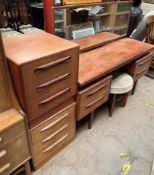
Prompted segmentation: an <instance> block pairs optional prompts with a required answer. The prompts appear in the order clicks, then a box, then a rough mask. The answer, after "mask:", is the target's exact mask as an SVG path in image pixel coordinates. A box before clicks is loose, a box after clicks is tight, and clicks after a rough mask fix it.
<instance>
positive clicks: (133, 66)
mask: <svg viewBox="0 0 154 175" xmlns="http://www.w3.org/2000/svg"><path fill="white" fill-rule="evenodd" d="M151 59H152V53H149V54H147V55H145V56H144V57H141V58H140V59H138V60H137V61H134V62H133V63H130V64H129V65H127V66H126V67H125V69H126V71H127V72H128V73H129V74H130V75H131V76H132V77H133V79H134V81H137V80H138V79H139V78H141V77H142V76H143V75H144V74H146V72H147V71H148V69H149V66H150V62H151Z"/></svg>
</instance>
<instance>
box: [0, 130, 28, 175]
mask: <svg viewBox="0 0 154 175" xmlns="http://www.w3.org/2000/svg"><path fill="white" fill-rule="evenodd" d="M19 150H20V151H19ZM29 157H30V154H29V149H28V142H27V136H26V133H23V134H21V135H19V136H18V137H17V138H16V139H14V140H13V141H11V142H9V143H8V144H6V145H3V146H2V147H1V148H0V174H4V175H6V174H7V173H8V172H11V171H12V170H13V169H14V168H15V167H16V166H18V165H20V164H21V162H23V161H25V160H27V159H28V158H29Z"/></svg>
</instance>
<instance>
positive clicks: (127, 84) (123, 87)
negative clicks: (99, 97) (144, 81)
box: [109, 73, 134, 117]
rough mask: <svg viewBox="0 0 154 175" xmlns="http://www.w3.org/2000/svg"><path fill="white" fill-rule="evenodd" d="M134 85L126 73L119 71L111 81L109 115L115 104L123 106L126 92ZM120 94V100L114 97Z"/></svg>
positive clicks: (126, 95)
mask: <svg viewBox="0 0 154 175" xmlns="http://www.w3.org/2000/svg"><path fill="white" fill-rule="evenodd" d="M133 85H134V82H133V78H132V77H131V76H130V75H128V74H126V73H121V74H120V75H118V76H117V77H116V78H114V79H113V80H112V82H111V88H110V97H109V116H110V117H111V116H112V112H113V108H114V107H115V106H119V107H125V105H126V101H127V97H128V93H129V91H131V90H132V88H133ZM118 95H120V96H121V98H120V101H119V100H116V97H117V96H118Z"/></svg>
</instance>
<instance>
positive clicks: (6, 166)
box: [0, 163, 10, 174]
mask: <svg viewBox="0 0 154 175" xmlns="http://www.w3.org/2000/svg"><path fill="white" fill-rule="evenodd" d="M9 167H10V163H7V164H5V165H4V166H3V167H2V168H0V174H1V173H3V172H4V171H6V170H7V169H8V168H9Z"/></svg>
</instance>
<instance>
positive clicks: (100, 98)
mask: <svg viewBox="0 0 154 175" xmlns="http://www.w3.org/2000/svg"><path fill="white" fill-rule="evenodd" d="M104 97H105V96H104V95H102V96H101V97H99V98H97V99H96V100H94V101H93V102H92V103H90V104H88V105H87V106H86V108H90V107H92V106H93V105H95V104H96V103H98V102H99V101H100V100H102V99H103V98H104Z"/></svg>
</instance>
